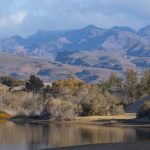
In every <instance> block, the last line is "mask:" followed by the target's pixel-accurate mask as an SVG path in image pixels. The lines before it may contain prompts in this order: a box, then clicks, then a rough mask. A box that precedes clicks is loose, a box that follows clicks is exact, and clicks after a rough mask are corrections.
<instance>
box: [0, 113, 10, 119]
mask: <svg viewBox="0 0 150 150" xmlns="http://www.w3.org/2000/svg"><path fill="white" fill-rule="evenodd" d="M10 117H11V116H10V115H9V114H7V113H0V119H9V118H10Z"/></svg>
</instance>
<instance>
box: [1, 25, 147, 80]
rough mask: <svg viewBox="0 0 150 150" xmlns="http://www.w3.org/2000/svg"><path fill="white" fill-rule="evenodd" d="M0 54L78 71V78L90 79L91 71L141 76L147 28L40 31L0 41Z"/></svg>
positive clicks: (143, 67) (145, 60)
mask: <svg viewBox="0 0 150 150" xmlns="http://www.w3.org/2000/svg"><path fill="white" fill-rule="evenodd" d="M0 52H1V53H3V55H4V53H5V54H7V53H9V54H12V55H16V56H17V57H27V56H28V57H30V58H32V59H37V60H40V61H51V62H54V63H58V64H62V65H64V64H67V65H68V66H70V67H69V68H71V67H77V68H80V69H79V70H80V71H81V72H74V74H75V75H76V76H78V77H79V78H83V77H84V76H87V78H90V75H88V72H91V71H89V70H91V69H93V70H98V69H101V70H106V69H107V70H110V72H112V71H117V72H119V73H120V74H121V73H122V72H123V71H124V70H126V69H127V68H131V67H132V68H137V69H138V71H139V74H140V73H141V72H142V70H143V69H145V68H150V25H148V26H146V27H143V28H142V29H140V30H139V31H135V30H134V29H132V28H130V27H119V26H114V27H112V28H110V29H103V28H99V27H96V26H94V25H89V26H87V27H84V28H82V29H76V30H67V31H45V30H40V31H38V32H37V33H35V34H33V35H31V36H29V37H27V38H22V37H21V36H18V35H15V36H12V37H7V38H4V39H2V40H1V41H0ZM9 57H10V56H9ZM3 67H4V66H3ZM47 69H50V68H47ZM94 72H96V71H94ZM102 72H103V71H102ZM51 73H53V72H51ZM38 74H39V75H41V74H42V75H46V74H47V71H42V70H41V72H39V73H38ZM97 76H98V77H99V76H100V75H97V74H95V75H94V76H93V77H92V76H91V78H92V79H93V81H94V79H95V81H96V80H97ZM87 81H88V80H87ZM89 81H90V80H89Z"/></svg>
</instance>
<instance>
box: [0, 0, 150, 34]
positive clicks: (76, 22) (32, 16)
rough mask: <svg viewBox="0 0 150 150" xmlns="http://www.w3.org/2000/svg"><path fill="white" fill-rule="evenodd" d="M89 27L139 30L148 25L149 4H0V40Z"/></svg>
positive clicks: (11, 0)
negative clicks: (125, 27) (122, 27)
mask: <svg viewBox="0 0 150 150" xmlns="http://www.w3.org/2000/svg"><path fill="white" fill-rule="evenodd" d="M89 24H94V25H96V26H99V27H103V28H109V27H112V26H115V25H118V26H130V27H133V28H135V29H139V28H141V27H143V26H145V25H148V24H150V0H0V37H5V36H10V35H14V34H19V35H22V36H27V35H30V34H32V33H34V32H36V31H37V30H40V29H44V30H58V29H59V30H66V29H75V28H81V27H84V26H87V25H89Z"/></svg>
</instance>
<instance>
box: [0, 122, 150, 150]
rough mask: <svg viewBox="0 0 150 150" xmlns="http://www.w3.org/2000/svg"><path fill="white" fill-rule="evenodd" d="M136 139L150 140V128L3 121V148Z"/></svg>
mask: <svg viewBox="0 0 150 150" xmlns="http://www.w3.org/2000/svg"><path fill="white" fill-rule="evenodd" d="M134 141H150V128H145V129H143V128H114V127H100V126H96V125H77V124H67V125H66V124H61V125H60V124H57V125H56V124H51V125H48V124H46V125H37V124H24V123H22V124H15V123H12V122H7V121H0V150H37V149H42V148H50V147H62V146H72V145H83V144H95V143H114V142H115V143H116V142H134Z"/></svg>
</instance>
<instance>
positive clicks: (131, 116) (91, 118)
mask: <svg viewBox="0 0 150 150" xmlns="http://www.w3.org/2000/svg"><path fill="white" fill-rule="evenodd" d="M135 118H136V114H135V113H125V114H122V115H115V116H85V117H77V118H76V120H78V121H98V120H112V119H123V120H128V119H135Z"/></svg>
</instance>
